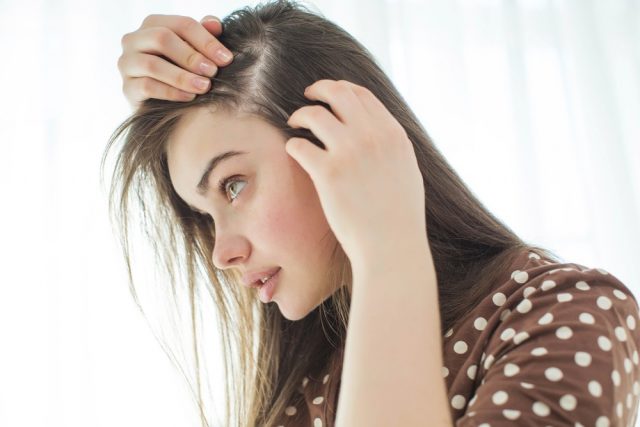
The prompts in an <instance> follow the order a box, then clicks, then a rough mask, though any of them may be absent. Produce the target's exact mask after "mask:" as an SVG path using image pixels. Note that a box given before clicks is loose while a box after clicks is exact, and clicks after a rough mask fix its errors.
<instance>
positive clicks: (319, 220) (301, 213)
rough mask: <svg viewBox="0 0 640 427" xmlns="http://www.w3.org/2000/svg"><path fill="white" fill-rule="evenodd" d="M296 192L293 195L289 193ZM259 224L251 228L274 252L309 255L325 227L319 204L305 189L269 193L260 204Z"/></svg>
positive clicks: (325, 229) (316, 245) (327, 228)
mask: <svg viewBox="0 0 640 427" xmlns="http://www.w3.org/2000/svg"><path fill="white" fill-rule="evenodd" d="M292 194H296V196H295V197H294V196H292ZM261 206H262V210H261V213H260V218H261V219H260V221H259V222H260V223H261V224H260V225H259V226H258V228H257V229H256V230H255V231H256V232H257V233H260V235H261V236H262V238H263V239H264V240H263V242H264V243H265V244H267V245H269V246H270V247H271V248H273V250H274V251H278V252H280V251H284V252H286V253H289V254H291V255H292V256H295V257H297V256H309V255H312V254H311V253H309V252H313V251H316V250H317V249H318V243H319V241H320V240H321V239H322V238H323V236H325V234H326V233H327V231H328V230H329V226H328V224H327V222H326V219H325V217H324V214H323V212H322V208H321V205H320V204H319V202H318V200H317V198H314V197H310V194H309V193H308V192H304V193H299V192H296V191H293V192H292V191H289V192H287V193H286V194H271V198H270V200H269V201H268V202H265V203H261Z"/></svg>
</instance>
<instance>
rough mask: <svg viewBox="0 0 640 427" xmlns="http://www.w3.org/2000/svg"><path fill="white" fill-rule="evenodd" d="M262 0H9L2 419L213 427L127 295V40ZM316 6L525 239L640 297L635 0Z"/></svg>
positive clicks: (3, 33)
mask: <svg viewBox="0 0 640 427" xmlns="http://www.w3.org/2000/svg"><path fill="white" fill-rule="evenodd" d="M247 4H255V3H244V2H238V1H233V2H232V1H216V2H208V1H196V0H190V1H187V0H180V1H177V0H173V1H169V0H165V1H141V0H127V1H125V0H113V1H110V2H105V1H95V0H82V1H80V0H66V1H65V0H39V1H38V0H30V1H29V2H23V1H17V0H4V1H0V61H2V65H1V66H0V81H1V82H2V84H3V90H2V95H3V96H2V100H1V101H0V109H1V111H0V144H1V145H0V147H1V148H2V150H1V155H0V191H1V192H0V194H1V196H2V202H1V203H2V204H1V208H0V233H1V234H0V241H1V242H2V244H0V265H1V267H2V268H1V269H0V291H1V293H0V338H1V339H2V351H0V425H6V426H33V425H47V426H55V427H57V426H65V427H68V426H85V425H93V426H111V425H120V426H139V425H156V426H170V425H171V426H173V425H196V422H197V416H196V411H195V408H194V407H193V406H191V402H190V400H189V397H188V395H187V389H186V387H185V386H184V384H183V383H182V382H181V379H180V377H179V376H178V375H176V372H174V370H173V367H172V366H171V365H170V364H169V363H168V361H167V360H166V359H165V358H164V355H163V354H162V353H161V350H160V347H158V346H157V343H156V342H155V341H154V340H153V338H152V337H151V336H150V334H149V332H148V330H147V329H146V324H145V323H144V321H143V319H142V318H141V317H140V316H139V315H138V313H137V311H136V309H135V307H134V304H132V301H131V299H130V296H129V293H128V286H127V283H126V275H125V270H124V263H123V261H122V258H121V254H120V252H119V247H118V246H117V243H116V242H115V240H114V239H115V237H114V236H113V235H112V234H111V229H110V226H109V224H108V218H107V212H106V207H107V206H106V194H105V191H104V189H103V188H102V187H100V185H99V180H98V179H99V160H100V156H101V154H102V150H103V148H104V145H105V143H106V141H107V138H108V137H109V135H110V134H111V132H112V131H113V130H114V129H115V127H116V126H117V125H118V124H119V123H120V122H121V121H122V120H123V119H124V118H125V117H126V116H127V115H128V114H129V107H128V105H127V104H126V101H125V99H124V97H123V95H122V89H121V84H122V82H121V79H120V75H119V73H118V70H117V66H116V62H117V59H118V57H119V55H120V54H121V46H120V40H121V37H122V35H123V34H124V33H126V32H131V31H133V30H135V29H136V28H138V26H139V25H140V23H141V22H142V20H143V19H144V17H145V16H147V15H149V14H152V13H161V14H178V15H188V16H192V17H194V18H196V19H198V20H199V19H200V18H201V17H202V16H204V15H206V14H214V15H217V16H221V17H222V16H225V15H226V14H228V13H229V12H231V11H232V10H234V9H236V8H238V7H241V6H244V5H247ZM306 4H308V5H311V7H314V8H316V9H317V10H319V11H320V12H322V13H323V14H324V15H325V16H326V17H327V18H329V19H331V20H333V21H334V22H336V23H338V24H339V25H341V26H343V27H344V28H345V29H346V30H347V31H349V32H350V33H351V34H353V35H354V36H355V37H356V38H357V39H359V40H360V41H361V42H362V43H363V44H364V45H365V46H367V48H368V49H369V50H370V51H371V52H372V53H373V54H374V56H375V57H376V58H377V59H378V61H379V63H380V65H381V66H382V67H383V68H384V69H385V71H387V73H388V74H389V76H390V77H391V79H392V80H393V81H394V82H395V84H396V85H397V87H398V89H399V90H400V92H401V93H402V94H403V96H404V97H405V99H406V101H407V102H408V103H409V104H410V106H411V107H412V109H413V110H414V112H415V113H416V115H417V116H418V117H419V118H420V119H421V121H422V123H423V125H424V127H425V128H426V130H427V131H428V132H429V134H430V135H431V137H432V138H433V139H434V141H435V143H436V145H437V146H438V147H439V148H440V149H441V150H442V152H443V153H444V154H445V156H446V157H447V158H448V159H449V161H450V162H451V164H452V165H453V167H454V168H455V169H456V170H457V171H458V173H459V174H460V175H461V176H462V177H463V179H464V180H465V182H466V183H467V184H468V185H469V186H470V188H471V189H472V190H473V191H474V192H475V193H476V194H477V195H478V196H479V198H480V199H481V200H482V201H483V202H484V203H485V204H486V205H487V207H488V208H489V209H490V210H492V211H493V212H494V213H495V214H496V215H497V216H498V217H500V218H501V219H503V220H504V221H505V222H506V223H507V225H509V226H510V227H511V228H512V229H513V230H514V231H515V232H516V233H518V234H519V235H520V236H522V237H523V238H524V239H525V240H527V241H529V242H531V243H536V244H539V245H542V246H546V247H549V248H550V249H552V250H554V251H555V252H557V253H558V254H559V255H560V256H562V257H563V258H564V259H565V260H567V261H569V262H577V263H580V264H584V265H587V266H593V267H600V268H604V269H606V270H608V271H610V272H611V273H613V274H614V275H615V276H616V277H618V278H619V279H620V280H622V281H623V282H624V283H625V284H626V285H627V286H628V287H629V288H630V289H631V290H632V291H633V292H634V293H636V294H639V295H640V269H639V267H638V262H637V258H638V255H640V243H639V242H640V144H639V143H640V79H639V77H638V76H640V5H639V2H638V1H636V0H610V1H596V0H557V1H552V0H520V1H516V0H511V1H510V0H502V1H500V0H467V1H463V0H458V1H454V0H414V1H409V0H386V1H385V0H367V1H364V0H358V1H354V0H352V1H338V0H333V1H329V0H327V1H320V0H318V1H316V2H314V3H310V2H307V3H306Z"/></svg>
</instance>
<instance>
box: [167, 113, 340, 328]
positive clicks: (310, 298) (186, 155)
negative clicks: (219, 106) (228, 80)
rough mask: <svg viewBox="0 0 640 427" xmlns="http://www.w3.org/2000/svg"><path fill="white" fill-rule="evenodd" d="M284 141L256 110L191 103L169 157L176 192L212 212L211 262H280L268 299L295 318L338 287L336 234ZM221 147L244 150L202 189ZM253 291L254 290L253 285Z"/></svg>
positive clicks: (241, 266) (253, 267)
mask: <svg viewBox="0 0 640 427" xmlns="http://www.w3.org/2000/svg"><path fill="white" fill-rule="evenodd" d="M285 141H286V138H285V137H284V136H283V135H281V134H280V133H279V132H278V130H277V129H276V128H274V127H273V126H271V125H270V124H268V123H267V122H265V121H263V120H261V119H259V118H256V117H254V116H250V115H239V114H231V113H227V112H224V111H222V110H215V111H213V110H212V109H211V108H197V109H195V110H192V111H190V112H188V113H187V114H186V115H185V116H183V117H182V119H181V120H180V122H179V124H178V126H177V128H176V130H175V132H174V133H173V135H172V136H171V138H170V140H169V142H168V145H167V161H168V166H169V175H170V178H171V182H172V184H173V187H174V188H175V190H176V192H177V193H178V195H179V196H180V197H181V198H182V200H184V201H185V202H186V203H187V204H189V205H190V206H192V207H193V208H195V209H197V210H199V211H201V212H203V213H207V214H209V215H211V217H212V218H213V220H214V223H215V231H216V237H215V246H214V251H213V254H212V261H213V264H214V265H215V266H216V267H217V268H219V269H223V270H228V269H232V270H234V271H236V272H237V273H239V275H240V276H242V275H244V274H245V273H247V272H256V271H262V270H267V269H270V268H274V267H280V268H281V271H280V275H279V276H280V278H279V281H278V283H277V286H276V288H275V292H274V295H273V299H272V301H274V302H276V303H277V304H278V307H279V309H280V312H281V313H282V315H283V316H284V317H286V318H287V319H289V320H299V319H302V318H303V317H305V316H306V315H307V314H308V313H309V312H311V311H312V310H313V309H314V308H316V307H317V306H318V305H319V304H320V303H322V302H323V301H324V300H325V299H327V298H328V297H329V296H331V294H332V293H333V292H334V291H335V290H336V289H334V288H333V287H332V284H330V283H329V280H328V277H327V273H328V271H329V268H330V256H331V253H332V251H333V248H334V245H336V244H337V241H336V239H335V235H334V234H333V232H332V230H331V228H330V227H329V224H328V223H327V221H326V218H325V216H324V212H323V210H322V206H321V205H320V201H319V199H318V194H317V192H316V189H315V187H314V185H313V182H312V181H311V179H310V177H309V175H308V174H307V173H306V172H305V171H304V169H302V167H300V165H299V164H298V163H297V162H296V161H295V160H294V159H293V158H292V157H290V156H289V155H288V154H287V152H286V151H285V149H284V147H285ZM227 151H239V152H244V154H239V155H236V156H232V157H228V158H227V159H226V160H223V161H221V162H219V163H218V165H217V167H215V168H214V169H213V171H212V172H211V174H210V175H209V177H208V178H209V179H208V180H206V182H207V183H208V190H207V192H206V194H200V193H199V192H198V190H197V185H198V183H199V182H200V180H201V177H202V175H203V171H204V169H205V167H206V166H207V164H208V163H209V161H210V160H211V159H212V158H214V157H216V156H218V155H219V154H222V153H225V152H227ZM232 175H238V176H237V177H236V178H234V180H235V181H233V180H232V181H228V182H227V183H226V194H223V193H222V192H221V191H220V190H219V189H218V183H219V181H221V180H222V179H224V178H227V177H230V176H232ZM223 191H224V190H223ZM238 285H239V286H241V284H238ZM252 291H254V292H256V298H257V292H258V290H257V288H255V289H253V290H252Z"/></svg>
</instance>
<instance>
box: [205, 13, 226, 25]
mask: <svg viewBox="0 0 640 427" xmlns="http://www.w3.org/2000/svg"><path fill="white" fill-rule="evenodd" d="M209 21H218V22H219V23H221V24H222V21H221V20H220V18H218V17H217V16H213V15H207V16H205V17H204V18H202V21H200V22H209Z"/></svg>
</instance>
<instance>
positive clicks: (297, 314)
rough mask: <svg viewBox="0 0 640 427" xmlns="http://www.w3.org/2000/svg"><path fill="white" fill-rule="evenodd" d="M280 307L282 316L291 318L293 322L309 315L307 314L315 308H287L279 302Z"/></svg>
mask: <svg viewBox="0 0 640 427" xmlns="http://www.w3.org/2000/svg"><path fill="white" fill-rule="evenodd" d="M278 308H279V309H280V313H281V314H282V316H283V317H284V318H285V319H287V320H290V321H292V322H296V321H298V320H302V319H304V318H305V317H307V315H308V314H309V313H311V311H313V310H293V311H291V310H287V309H286V307H284V310H283V307H282V306H281V305H280V304H279V303H278ZM298 308H302V307H298Z"/></svg>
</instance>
